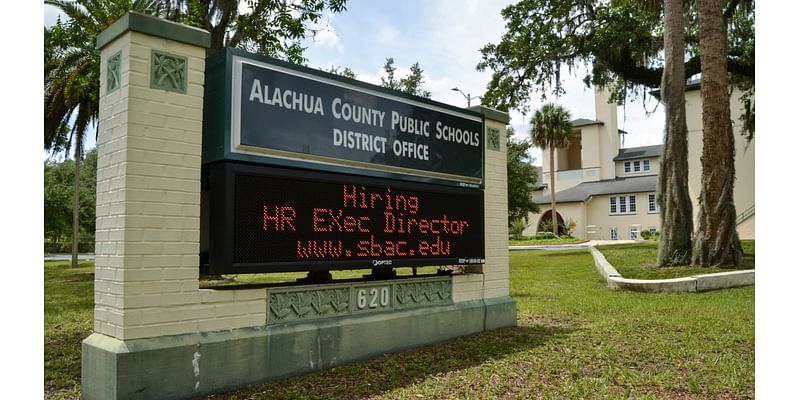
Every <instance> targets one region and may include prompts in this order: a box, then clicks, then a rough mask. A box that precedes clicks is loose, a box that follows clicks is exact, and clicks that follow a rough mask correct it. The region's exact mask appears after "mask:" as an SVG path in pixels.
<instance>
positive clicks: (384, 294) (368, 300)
mask: <svg viewBox="0 0 800 400" xmlns="http://www.w3.org/2000/svg"><path fill="white" fill-rule="evenodd" d="M389 299H390V296H389V287H388V286H383V287H374V288H363V289H358V291H356V307H357V308H358V309H359V310H364V309H376V308H386V307H389Z"/></svg>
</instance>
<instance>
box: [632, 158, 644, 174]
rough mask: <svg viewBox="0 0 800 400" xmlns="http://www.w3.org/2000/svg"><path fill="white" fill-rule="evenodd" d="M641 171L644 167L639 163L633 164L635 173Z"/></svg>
mask: <svg viewBox="0 0 800 400" xmlns="http://www.w3.org/2000/svg"><path fill="white" fill-rule="evenodd" d="M641 170H642V167H641V165H640V163H639V161H634V162H633V172H639V171H641Z"/></svg>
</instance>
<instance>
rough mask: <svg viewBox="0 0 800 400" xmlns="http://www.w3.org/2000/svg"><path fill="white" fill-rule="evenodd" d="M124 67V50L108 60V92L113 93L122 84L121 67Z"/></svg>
mask: <svg viewBox="0 0 800 400" xmlns="http://www.w3.org/2000/svg"><path fill="white" fill-rule="evenodd" d="M121 68H122V50H120V51H118V52H117V54H114V55H113V56H111V57H109V58H108V61H106V93H111V92H113V91H115V90H117V89H119V87H120V86H121V85H122V84H121V78H120V69H121Z"/></svg>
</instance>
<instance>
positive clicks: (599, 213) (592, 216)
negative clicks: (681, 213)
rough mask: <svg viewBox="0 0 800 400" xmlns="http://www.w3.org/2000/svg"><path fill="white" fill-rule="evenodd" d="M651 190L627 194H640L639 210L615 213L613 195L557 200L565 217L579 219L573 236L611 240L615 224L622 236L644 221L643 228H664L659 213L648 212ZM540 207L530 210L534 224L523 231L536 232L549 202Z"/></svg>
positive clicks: (637, 204) (526, 232) (527, 233)
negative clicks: (611, 207)
mask: <svg viewBox="0 0 800 400" xmlns="http://www.w3.org/2000/svg"><path fill="white" fill-rule="evenodd" d="M648 194H650V193H626V194H624V195H625V196H630V195H635V196H636V214H626V215H611V214H610V211H609V200H608V199H609V197H611V195H599V196H593V197H591V198H589V200H587V201H586V202H583V203H563V204H556V212H558V214H559V215H560V216H561V217H562V218H563V219H564V221H569V219H570V218H571V219H572V220H574V221H575V224H576V225H575V231H574V232H573V234H572V236H574V237H576V238H578V239H597V240H609V239H610V238H611V237H610V232H609V229H610V228H612V227H616V228H617V232H618V238H619V239H629V238H630V237H629V229H630V227H631V225H640V226H641V229H640V230H639V232H641V231H644V230H649V228H651V227H653V228H656V230H659V231H660V230H661V225H660V217H659V213H658V212H654V213H651V212H648V202H647V201H648ZM539 207H540V208H541V212H540V213H539V214H532V213H529V214H528V222H529V224H530V226H528V228H526V229H525V230H524V231H523V235H526V236H533V235H536V233H537V228H538V224H539V221H540V220H541V218H542V215H543V214H544V213H545V212H546V211H547V210H550V205H549V204H540V205H539ZM588 232H595V233H588Z"/></svg>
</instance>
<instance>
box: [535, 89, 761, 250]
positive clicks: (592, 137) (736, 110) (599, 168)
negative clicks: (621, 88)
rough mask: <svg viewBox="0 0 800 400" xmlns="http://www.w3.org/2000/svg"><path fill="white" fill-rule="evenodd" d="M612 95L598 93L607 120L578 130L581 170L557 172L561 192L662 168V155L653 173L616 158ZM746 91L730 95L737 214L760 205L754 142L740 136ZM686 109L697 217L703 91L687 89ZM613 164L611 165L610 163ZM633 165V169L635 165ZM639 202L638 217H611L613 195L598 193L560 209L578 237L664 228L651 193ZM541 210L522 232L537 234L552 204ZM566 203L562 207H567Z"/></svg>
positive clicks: (545, 168)
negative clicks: (651, 206) (651, 209)
mask: <svg viewBox="0 0 800 400" xmlns="http://www.w3.org/2000/svg"><path fill="white" fill-rule="evenodd" d="M605 96H607V93H606V92H604V91H602V90H600V91H596V92H595V107H596V110H595V112H596V119H597V120H599V121H602V122H604V124H602V125H601V124H594V125H587V126H582V127H579V128H577V129H578V130H580V132H581V135H580V138H581V141H582V162H583V164H582V167H583V168H582V169H581V170H569V171H560V170H559V171H557V172H556V177H557V179H556V190H557V191H559V192H560V191H562V190H565V189H568V188H571V187H574V186H576V185H578V184H580V183H582V182H590V181H597V180H599V179H614V178H623V177H636V176H645V175H658V174H659V172H660V169H661V164H660V157H648V158H646V159H649V160H650V171H641V172H638V173H637V172H633V171H631V172H629V173H626V172H625V171H624V162H625V161H631V162H632V161H635V160H639V161H642V160H644V159H645V158H639V159H631V160H622V161H617V162H614V161H613V159H614V157H616V156H617V154H618V153H619V136H618V135H612V134H610V132H612V131H613V132H616V131H617V127H616V112H615V109H616V107H615V106H614V105H613V104H612V105H609V104H607V102H605V98H606V97H605ZM740 96H741V93H740V92H739V91H736V90H735V91H734V92H733V94H732V95H731V115H732V116H733V130H734V136H735V141H736V158H735V168H736V182H735V186H734V201H735V203H736V210H737V213H738V214H743V213H745V212H747V211H748V209H751V208H754V207H755V140H753V141H752V142H751V143H749V144H747V141H746V139H745V138H744V137H743V136H742V135H741V134H740V132H741V126H742V123H741V121H740V120H739V116H740V115H741V114H742V112H743V107H742V105H741V103H740V102H739V100H738V99H739V97H740ZM686 111H687V127H688V129H689V140H688V146H689V154H688V158H689V194H690V197H691V198H692V200H694V202H695V203H694V207H693V213H694V216H695V218H696V216H697V212H698V208H697V199H698V197H699V194H700V174H701V172H702V171H701V164H700V155H701V152H702V147H703V144H702V104H701V100H700V90H689V91H687V92H686ZM548 153H549V152H548V151H547V149H543V157H542V158H543V162H542V172H543V173H542V175H543V176H542V182H544V183H546V184H547V183H549V179H550V163H549V154H548ZM606 166H608V167H606ZM632 169H633V168H632ZM589 171H596V172H597V174H595V175H591V176H590V174H589ZM549 193H550V192H549V191H548V190H545V191H544V193H541V192H537V193H536V194H535V195H534V196H533V197H534V198H536V197H539V196H541V195H542V194H549ZM636 196H637V197H636V198H637V204H638V206H639V212H638V213H637V215H635V216H630V215H626V216H620V215H609V210H608V197H609V196H608V195H606V196H595V197H593V198H591V199H590V200H587V201H586V202H585V204H584V203H571V204H568V205H563V206H562V204H558V205H557V207H556V209H557V211H558V214H559V215H561V216H562V218H565V219H567V218H573V219H574V220H575V221H576V223H577V224H578V227H579V228H578V229H576V232H575V236H576V237H579V238H586V236H587V234H586V232H587V226H588V227H590V228H589V230H590V231H593V232H594V233H593V234H591V235H590V236H592V237H589V238H591V239H594V238H597V239H608V238H609V229H610V228H611V227H617V228H618V233H619V237H620V239H622V238H626V239H627V238H628V232H629V229H630V227H631V226H632V225H641V227H642V229H643V230H644V229H648V228H650V227H655V228H656V229H657V230H660V226H659V214H658V213H647V208H646V207H647V193H637V194H636ZM539 206H540V208H541V212H540V213H539V214H529V215H528V227H527V228H526V229H525V231H524V232H523V234H525V235H528V236H532V235H534V234H536V232H537V225H538V222H539V220H540V218H541V216H542V214H543V213H544V212H546V211H547V210H549V209H550V205H549V204H540V205H539ZM562 207H563V211H562ZM737 230H738V232H739V236H740V238H742V239H754V238H755V216H754V215H753V216H751V217H750V218H748V219H746V220H745V221H743V222H742V223H741V224H740V225H739V226H738V228H737Z"/></svg>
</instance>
